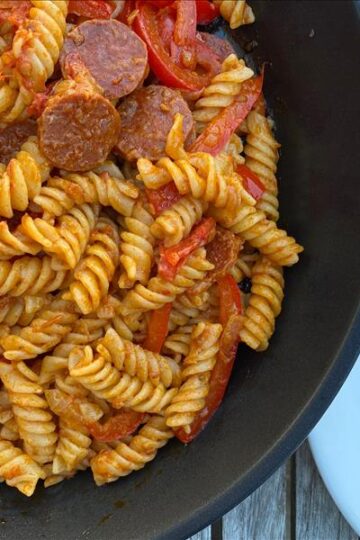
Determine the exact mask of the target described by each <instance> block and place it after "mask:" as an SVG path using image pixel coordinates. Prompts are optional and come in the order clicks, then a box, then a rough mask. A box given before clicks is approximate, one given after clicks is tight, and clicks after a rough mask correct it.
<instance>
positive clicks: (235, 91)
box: [193, 54, 254, 133]
mask: <svg viewBox="0 0 360 540" xmlns="http://www.w3.org/2000/svg"><path fill="white" fill-rule="evenodd" d="M253 75H254V72H253V71H252V69H250V68H248V67H246V65H245V62H244V60H242V59H239V58H237V57H236V55H235V54H230V55H229V56H228V57H227V58H226V59H225V60H224V61H223V63H222V66H221V72H220V73H218V74H217V75H215V77H213V79H212V80H211V82H210V84H209V85H208V86H207V87H206V88H205V89H204V91H203V93H202V95H201V97H200V98H199V99H198V100H197V101H196V103H195V106H194V111H193V118H194V120H195V122H196V131H197V132H198V133H201V132H202V131H203V129H204V128H205V126H206V124H208V123H209V122H211V121H212V120H213V119H214V118H215V117H216V116H217V115H218V114H219V113H220V112H221V111H222V109H224V108H225V107H228V106H229V105H231V103H232V102H233V101H234V98H235V97H236V96H237V95H239V93H240V90H241V83H243V82H244V81H246V80H247V79H250V78H251V77H253Z"/></svg>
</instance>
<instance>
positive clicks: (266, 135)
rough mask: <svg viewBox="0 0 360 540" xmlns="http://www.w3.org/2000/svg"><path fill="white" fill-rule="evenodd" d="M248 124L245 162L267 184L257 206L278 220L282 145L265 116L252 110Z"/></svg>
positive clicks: (270, 217)
mask: <svg viewBox="0 0 360 540" xmlns="http://www.w3.org/2000/svg"><path fill="white" fill-rule="evenodd" d="M247 126H248V134H247V136H246V145H245V148H244V152H245V156H246V158H245V164H246V165H247V166H248V167H249V168H250V169H251V170H252V171H254V173H256V174H257V175H258V177H259V178H260V180H261V181H262V182H263V184H264V186H265V192H264V194H263V195H262V197H261V199H260V201H259V202H258V203H257V208H259V209H260V210H262V211H263V212H265V214H266V216H267V217H268V218H269V219H273V220H274V221H277V220H278V218H279V212H278V207H279V201H278V199H277V194H278V186H277V180H276V176H275V173H276V169H277V162H278V159H279V154H278V148H279V147H280V145H279V144H278V143H277V142H276V140H275V139H274V137H273V135H272V132H271V127H270V126H269V123H268V121H267V119H266V118H265V116H263V115H261V114H259V113H257V112H255V111H252V112H251V113H250V114H249V116H248V117H247Z"/></svg>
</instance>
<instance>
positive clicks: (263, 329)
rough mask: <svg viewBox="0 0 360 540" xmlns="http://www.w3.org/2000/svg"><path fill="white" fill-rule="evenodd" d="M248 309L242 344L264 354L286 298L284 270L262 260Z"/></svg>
mask: <svg viewBox="0 0 360 540" xmlns="http://www.w3.org/2000/svg"><path fill="white" fill-rule="evenodd" d="M251 280H252V287H251V295H250V299H249V305H248V307H247V308H246V311H245V317H244V322H243V327H242V329H241V331H240V337H241V341H243V342H244V343H246V344H247V345H248V346H249V347H251V348H252V349H255V350H256V351H264V350H265V349H267V347H268V345H269V339H270V337H271V336H272V334H273V333H274V330H275V318H276V317H277V316H278V315H279V314H280V311H281V303H282V300H283V298H284V278H283V272H282V268H281V267H280V266H277V265H276V264H274V263H273V262H271V261H270V260H269V259H267V258H266V257H261V258H260V259H259V260H258V262H257V263H256V264H255V266H254V268H253V271H252V277H251Z"/></svg>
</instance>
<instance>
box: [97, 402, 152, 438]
mask: <svg viewBox="0 0 360 540" xmlns="http://www.w3.org/2000/svg"><path fill="white" fill-rule="evenodd" d="M144 418H145V414H144V413H138V412H135V411H132V410H131V409H124V410H121V411H120V412H118V413H116V414H115V415H114V416H111V417H110V418H109V420H107V421H106V422H105V423H104V424H101V423H100V422H93V423H91V424H88V425H87V428H88V429H89V431H90V435H91V436H92V437H94V439H96V440H97V441H102V442H111V441H118V440H119V439H123V438H124V437H128V436H129V435H132V434H133V433H134V431H135V430H136V429H137V428H138V427H139V425H140V424H141V423H142V422H143V421H144Z"/></svg>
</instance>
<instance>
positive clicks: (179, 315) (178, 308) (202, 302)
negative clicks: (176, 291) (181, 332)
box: [169, 291, 209, 330]
mask: <svg viewBox="0 0 360 540" xmlns="http://www.w3.org/2000/svg"><path fill="white" fill-rule="evenodd" d="M208 307H209V293H208V291H202V292H201V293H200V294H197V295H191V294H190V293H186V292H185V293H183V294H181V295H180V296H178V297H177V298H176V299H175V301H174V302H173V305H172V309H171V312H170V324H169V328H170V330H174V329H175V328H176V327H177V326H185V325H188V324H191V323H192V322H193V321H196V322H198V321H197V319H199V317H201V315H202V313H203V312H204V311H206V310H207V309H208Z"/></svg>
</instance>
